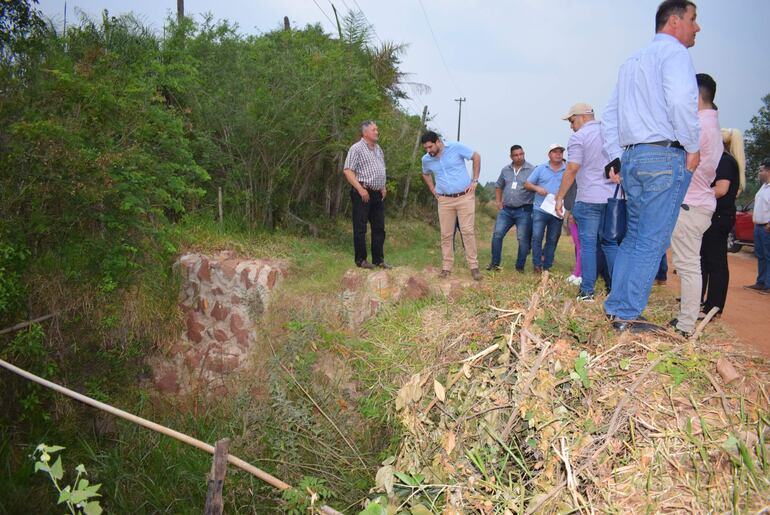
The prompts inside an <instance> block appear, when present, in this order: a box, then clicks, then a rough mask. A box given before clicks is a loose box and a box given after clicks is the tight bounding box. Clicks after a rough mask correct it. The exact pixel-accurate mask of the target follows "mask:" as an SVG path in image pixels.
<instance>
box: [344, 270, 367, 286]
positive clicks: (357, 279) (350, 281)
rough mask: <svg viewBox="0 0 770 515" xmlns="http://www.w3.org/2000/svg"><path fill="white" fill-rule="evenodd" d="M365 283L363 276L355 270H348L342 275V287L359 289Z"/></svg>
mask: <svg viewBox="0 0 770 515" xmlns="http://www.w3.org/2000/svg"><path fill="white" fill-rule="evenodd" d="M361 284H363V280H362V278H361V276H360V275H359V274H358V272H356V271H355V270H348V271H347V272H345V275H343V276H342V287H343V288H344V289H346V290H349V291H358V290H359V289H360V288H361Z"/></svg>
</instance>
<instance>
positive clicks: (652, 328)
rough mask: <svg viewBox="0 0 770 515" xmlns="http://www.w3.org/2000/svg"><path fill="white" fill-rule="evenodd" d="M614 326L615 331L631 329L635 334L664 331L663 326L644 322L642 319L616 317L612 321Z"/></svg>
mask: <svg viewBox="0 0 770 515" xmlns="http://www.w3.org/2000/svg"><path fill="white" fill-rule="evenodd" d="M612 328H613V329H615V331H617V332H619V333H621V332H623V331H630V332H632V333H634V334H638V333H656V332H661V331H663V328H662V327H659V326H657V325H655V324H651V323H650V322H644V321H642V320H619V319H615V321H614V322H612Z"/></svg>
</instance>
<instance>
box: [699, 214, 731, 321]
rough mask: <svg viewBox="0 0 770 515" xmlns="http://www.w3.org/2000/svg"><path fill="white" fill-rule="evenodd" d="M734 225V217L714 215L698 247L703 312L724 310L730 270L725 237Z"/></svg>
mask: <svg viewBox="0 0 770 515" xmlns="http://www.w3.org/2000/svg"><path fill="white" fill-rule="evenodd" d="M734 225H735V216H730V215H720V214H719V213H714V216H713V217H712V218H711V227H709V228H708V230H706V232H705V233H703V242H702V243H701V247H700V269H701V274H702V275H703V292H702V293H703V295H702V296H701V298H702V299H703V304H704V307H703V312H704V313H708V312H709V311H710V310H711V308H713V307H717V308H719V310H720V311H724V309H725V299H727V284H728V283H729V282H730V270H729V269H728V267H727V236H728V235H729V234H730V231H731V230H732V229H733V226H734Z"/></svg>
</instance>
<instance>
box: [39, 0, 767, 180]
mask: <svg viewBox="0 0 770 515" xmlns="http://www.w3.org/2000/svg"><path fill="white" fill-rule="evenodd" d="M316 2H317V3H316ZM333 2H334V4H335V6H336V7H337V9H338V11H341V12H345V11H347V10H348V9H354V10H358V9H360V10H362V11H363V12H364V14H365V15H366V17H367V19H368V20H369V22H370V23H371V24H372V25H373V26H374V29H375V31H376V35H377V38H378V39H379V40H380V41H394V42H397V43H406V44H407V45H409V46H408V48H407V50H406V54H405V55H404V56H403V61H404V62H403V64H402V66H401V69H402V70H403V71H405V72H407V73H410V74H411V75H410V80H412V81H414V82H419V83H423V84H426V85H428V86H430V88H431V93H429V94H419V95H418V94H416V93H414V92H413V95H412V99H410V100H409V101H407V102H405V103H404V107H405V108H406V109H407V110H408V111H410V112H412V113H415V114H417V113H420V112H421V110H422V106H423V105H427V106H428V110H429V113H430V116H431V117H432V121H431V122H430V125H431V126H432V127H433V128H435V129H436V130H438V131H439V132H441V133H442V134H444V135H445V137H446V139H449V140H454V139H456V136H457V106H458V103H457V102H455V101H454V99H456V98H459V97H465V98H466V99H467V102H465V103H464V104H463V111H462V129H461V137H460V139H461V140H462V141H463V142H464V143H465V144H467V145H469V146H471V147H472V148H474V149H475V150H477V151H478V152H479V153H480V154H481V163H482V166H481V169H482V171H481V179H482V182H487V181H491V180H495V179H496V178H497V175H498V173H499V171H500V168H502V167H503V166H504V165H506V164H507V163H508V161H509V159H508V151H509V148H510V146H511V145H512V144H514V143H518V144H520V145H522V146H523V147H524V150H525V152H526V157H527V160H528V161H530V162H532V163H533V164H539V163H542V162H545V161H546V160H547V155H546V150H547V147H548V145H549V144H551V143H561V144H563V145H566V142H567V140H568V139H569V136H570V130H569V126H568V124H567V122H565V121H562V120H561V117H562V115H564V114H565V113H566V112H567V110H568V109H569V107H570V105H572V104H573V103H576V102H588V103H590V104H592V105H593V106H594V108H595V110H596V111H597V114H598V115H599V117H601V114H602V112H603V110H604V107H605V105H606V103H607V100H608V98H609V95H610V92H611V90H612V87H613V86H614V83H615V79H616V76H617V70H618V67H619V66H620V64H621V63H622V62H623V60H624V59H625V58H626V57H628V56H629V55H630V54H631V53H633V52H634V51H635V50H637V49H639V48H641V47H642V46H644V45H645V44H647V42H648V41H650V39H651V38H652V37H653V35H654V17H655V10H656V8H657V5H658V3H659V1H658V0H550V1H543V0H508V1H503V0H467V1H459V0H444V1H441V2H439V1H437V0H421V2H420V0H390V1H386V2H383V1H381V0H380V1H374V0H333ZM696 3H697V4H698V22H699V24H700V25H701V32H700V33H698V36H697V39H696V43H695V46H694V47H693V48H692V49H691V50H690V53H691V55H692V58H693V62H694V63H695V69H696V70H697V71H698V72H705V73H709V74H711V75H712V76H713V77H714V79H715V80H716V81H717V97H716V103H717V105H718V106H719V112H720V120H721V124H722V126H723V127H736V128H739V129H741V130H744V131H745V130H746V129H747V128H749V126H750V125H749V124H750V120H751V117H752V116H753V115H755V114H756V113H757V111H758V110H759V108H760V107H761V105H762V102H761V98H762V97H763V96H764V95H766V94H768V93H770V37H769V36H768V31H767V24H768V21H769V20H770V0H731V1H725V0H700V1H697V2H696ZM40 8H41V9H42V11H43V12H44V13H45V14H46V15H47V16H48V17H49V18H51V19H52V20H53V21H54V22H56V23H58V24H61V22H62V20H63V14H64V1H63V0H62V1H58V0H57V1H54V0H40ZM423 8H424V10H423ZM102 9H108V10H109V12H110V14H113V15H115V14H121V13H125V12H133V13H134V14H136V15H138V16H139V18H140V19H141V20H143V21H144V22H145V23H146V24H147V25H149V26H150V27H153V28H155V29H156V30H158V31H161V30H162V27H163V22H164V19H165V18H166V17H167V16H168V15H169V14H172V13H175V12H176V1H175V0H152V1H150V0H69V1H68V2H67V10H68V19H69V20H70V22H71V21H72V20H73V19H75V17H76V16H77V12H78V11H82V12H83V13H86V14H88V15H90V16H92V17H98V16H99V13H100V12H101V10H102ZM185 10H186V13H187V14H188V15H190V16H195V17H197V18H198V19H199V16H200V15H201V14H202V13H205V12H211V13H212V14H213V15H214V17H215V19H227V20H229V21H231V22H236V23H237V24H238V26H239V28H240V31H241V32H242V33H248V34H255V33H262V32H268V31H271V30H274V29H276V28H277V27H279V26H281V25H282V20H283V16H288V17H289V19H290V20H291V23H292V26H294V27H304V26H305V25H306V24H308V23H316V22H320V23H321V25H322V26H323V27H324V29H325V30H326V31H327V32H328V33H330V34H336V27H335V26H334V25H333V24H332V22H331V20H333V19H334V17H333V13H332V9H331V5H330V3H329V0H316V1H315V2H314V1H313V0H249V1H245V0H220V1H218V2H210V1H209V2H206V1H203V0H186V2H185ZM426 13H427V16H426ZM434 36H435V38H434ZM376 41H377V40H375V42H376ZM343 73H344V71H343Z"/></svg>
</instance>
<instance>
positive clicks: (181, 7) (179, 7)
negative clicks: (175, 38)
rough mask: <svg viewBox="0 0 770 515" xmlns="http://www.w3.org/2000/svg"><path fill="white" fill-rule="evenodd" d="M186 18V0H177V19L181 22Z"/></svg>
mask: <svg viewBox="0 0 770 515" xmlns="http://www.w3.org/2000/svg"><path fill="white" fill-rule="evenodd" d="M182 18H184V0H176V21H177V22H181V21H182Z"/></svg>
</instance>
